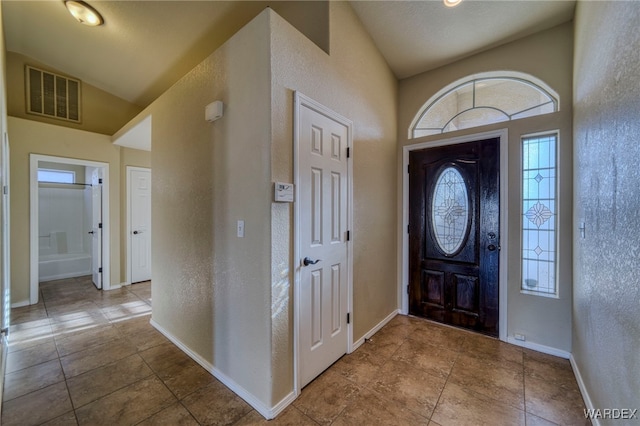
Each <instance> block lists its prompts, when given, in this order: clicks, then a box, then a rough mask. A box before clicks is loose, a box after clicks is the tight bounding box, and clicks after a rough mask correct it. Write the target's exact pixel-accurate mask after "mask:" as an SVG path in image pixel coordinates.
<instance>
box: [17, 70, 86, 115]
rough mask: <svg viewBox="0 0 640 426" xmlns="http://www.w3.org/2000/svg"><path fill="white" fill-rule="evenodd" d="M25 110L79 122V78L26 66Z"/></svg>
mask: <svg viewBox="0 0 640 426" xmlns="http://www.w3.org/2000/svg"><path fill="white" fill-rule="evenodd" d="M25 81H26V82H27V112H28V113H30V114H37V115H41V116H44V117H51V118H57V119H59V120H66V121H73V122H76V123H79V122H80V118H81V117H80V80H76V79H73V78H69V77H63V76H61V75H57V74H53V73H51V72H48V71H43V70H39V69H37V68H33V67H31V66H28V65H27V67H26V76H25Z"/></svg>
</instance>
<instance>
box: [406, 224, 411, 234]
mask: <svg viewBox="0 0 640 426" xmlns="http://www.w3.org/2000/svg"><path fill="white" fill-rule="evenodd" d="M410 226H411V225H407V234H408V233H409V232H410V231H409V227H410Z"/></svg>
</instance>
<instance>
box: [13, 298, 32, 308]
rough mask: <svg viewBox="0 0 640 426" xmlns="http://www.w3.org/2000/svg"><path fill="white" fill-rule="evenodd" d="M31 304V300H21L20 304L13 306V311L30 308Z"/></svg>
mask: <svg viewBox="0 0 640 426" xmlns="http://www.w3.org/2000/svg"><path fill="white" fill-rule="evenodd" d="M30 304H31V300H29V299H27V300H21V301H19V302H16V303H12V304H11V309H13V308H22V307H24V306H29V305H30Z"/></svg>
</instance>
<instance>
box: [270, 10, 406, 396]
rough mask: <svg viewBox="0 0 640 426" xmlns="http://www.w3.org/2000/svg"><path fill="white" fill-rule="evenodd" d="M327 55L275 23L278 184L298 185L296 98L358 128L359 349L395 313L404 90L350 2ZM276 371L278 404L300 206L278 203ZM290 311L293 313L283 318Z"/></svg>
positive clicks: (274, 176)
mask: <svg viewBox="0 0 640 426" xmlns="http://www.w3.org/2000/svg"><path fill="white" fill-rule="evenodd" d="M330 18H331V21H330V22H331V26H330V27H331V54H330V55H327V54H326V53H325V52H324V51H322V50H321V49H319V48H318V47H317V46H315V45H314V44H313V43H311V42H310V41H309V40H308V39H306V38H305V37H303V36H302V35H301V34H300V33H298V32H297V31H296V30H295V29H294V28H293V27H292V26H291V25H289V24H288V23H287V22H286V21H284V20H283V19H282V18H280V17H279V16H278V15H276V14H272V16H271V40H272V42H271V43H272V45H271V49H272V59H271V61H272V62H271V73H272V82H271V87H272V101H271V108H272V116H271V123H272V156H271V176H270V179H271V181H284V182H293V178H294V175H293V164H294V159H293V93H294V91H296V90H299V91H300V92H301V93H303V94H305V95H307V96H309V97H311V98H313V99H314V100H316V101H318V102H320V103H321V104H323V105H325V106H327V107H328V108H330V109H332V110H334V111H336V112H338V113H339V114H341V115H343V116H344V117H346V118H348V119H350V120H352V121H353V224H354V229H352V235H353V237H352V241H353V244H352V247H353V312H352V317H353V339H354V341H357V340H359V339H361V338H362V337H364V335H365V334H366V333H367V332H369V331H370V330H371V329H372V328H374V327H375V326H376V325H378V324H379V323H380V322H381V321H383V320H384V319H385V318H387V317H388V316H389V315H390V314H392V313H394V312H395V311H396V310H397V308H398V303H399V301H398V297H397V294H398V291H397V283H396V273H397V262H396V242H395V235H396V234H395V230H396V226H397V222H396V220H397V216H396V206H395V201H396V182H395V176H396V174H397V169H396V146H397V145H396V131H397V127H396V123H397V115H396V114H397V112H396V106H397V80H396V78H395V77H394V75H393V74H392V72H391V71H390V69H389V67H388V65H387V64H386V62H385V60H384V59H383V57H382V55H381V54H380V52H379V51H378V50H377V48H376V46H375V44H374V43H373V41H372V40H371V38H370V36H369V35H368V33H367V32H366V30H365V29H364V27H363V26H362V24H361V23H360V21H359V19H358V18H357V16H356V15H355V13H354V12H353V10H352V9H351V6H350V5H349V4H348V3H347V2H331V3H330ZM271 215H272V222H271V229H272V238H273V240H272V247H273V249H272V253H273V254H272V259H271V265H272V266H271V267H272V281H273V284H272V285H273V287H274V290H273V308H272V310H273V313H272V321H273V327H272V341H273V342H274V344H273V348H272V359H273V361H272V364H273V377H274V378H275V379H277V380H274V390H273V400H272V403H273V404H274V405H275V404H277V403H278V402H279V401H280V400H281V399H282V398H284V397H285V396H286V395H287V393H289V392H291V389H292V384H293V376H292V374H293V340H292V339H293V321H294V320H293V282H294V281H293V280H294V272H295V268H296V267H297V266H296V265H298V264H299V260H298V259H293V243H294V238H295V235H294V234H293V231H292V230H293V206H292V205H291V204H287V203H273V204H272V207H271ZM282 306H285V307H286V309H281V307H282Z"/></svg>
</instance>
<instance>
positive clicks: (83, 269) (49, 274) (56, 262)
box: [38, 253, 91, 282]
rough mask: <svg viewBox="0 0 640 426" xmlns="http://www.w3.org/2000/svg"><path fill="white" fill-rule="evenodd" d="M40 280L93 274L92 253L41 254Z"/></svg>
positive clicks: (39, 263)
mask: <svg viewBox="0 0 640 426" xmlns="http://www.w3.org/2000/svg"><path fill="white" fill-rule="evenodd" d="M38 265H39V266H38V271H39V274H38V278H39V279H38V281H40V282H43V281H52V280H61V279H64V278H72V277H81V276H83V275H91V255H90V254H87V253H62V254H48V255H45V256H40V260H39V262H38Z"/></svg>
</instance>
